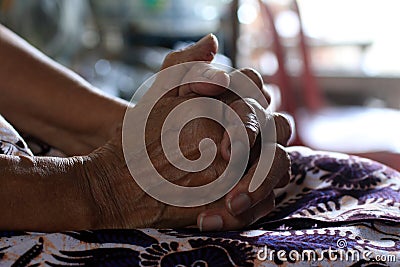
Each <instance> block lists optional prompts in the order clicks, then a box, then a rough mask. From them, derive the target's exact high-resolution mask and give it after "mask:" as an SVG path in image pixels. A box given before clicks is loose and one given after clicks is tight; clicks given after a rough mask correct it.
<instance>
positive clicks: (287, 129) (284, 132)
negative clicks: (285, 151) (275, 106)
mask: <svg viewBox="0 0 400 267" xmlns="http://www.w3.org/2000/svg"><path fill="white" fill-rule="evenodd" d="M274 120H275V127H276V136H277V139H278V140H277V141H278V143H280V144H283V145H286V143H287V142H288V140H289V139H290V137H291V136H292V134H293V129H292V126H291V124H290V122H289V120H288V119H287V118H286V117H285V116H284V115H282V114H280V113H275V114H274Z"/></svg>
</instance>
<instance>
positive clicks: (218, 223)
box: [197, 192, 275, 231]
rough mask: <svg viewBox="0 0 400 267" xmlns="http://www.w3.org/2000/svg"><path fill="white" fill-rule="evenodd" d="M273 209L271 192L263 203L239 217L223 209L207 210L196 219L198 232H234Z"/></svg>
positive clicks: (273, 200) (273, 203)
mask: <svg viewBox="0 0 400 267" xmlns="http://www.w3.org/2000/svg"><path fill="white" fill-rule="evenodd" d="M274 207H275V195H274V193H273V192H271V194H270V195H268V196H267V197H266V198H265V199H264V200H263V201H261V202H259V203H258V204H257V205H255V206H254V207H253V208H251V209H249V210H248V211H246V212H245V213H243V214H241V215H240V216H233V215H232V214H231V213H229V212H228V211H227V210H226V209H224V208H215V209H208V210H206V211H204V212H202V213H201V214H199V216H198V217H197V225H198V227H199V229H200V231H219V230H235V229H239V228H243V227H245V226H248V225H250V224H252V223H254V222H256V221H257V220H259V219H260V218H262V217H264V216H266V215H267V214H268V213H270V212H271V211H272V210H273V208H274Z"/></svg>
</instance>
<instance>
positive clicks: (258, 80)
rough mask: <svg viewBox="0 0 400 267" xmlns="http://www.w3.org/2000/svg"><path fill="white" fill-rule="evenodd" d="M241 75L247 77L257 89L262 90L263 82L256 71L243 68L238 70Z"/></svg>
mask: <svg viewBox="0 0 400 267" xmlns="http://www.w3.org/2000/svg"><path fill="white" fill-rule="evenodd" d="M240 71H241V72H242V73H243V74H245V75H246V76H247V77H249V78H250V79H251V80H252V81H253V82H254V83H255V84H256V85H257V87H258V88H259V89H262V88H263V84H264V83H263V80H262V77H261V74H260V73H258V71H256V70H254V69H253V68H244V69H241V70H240Z"/></svg>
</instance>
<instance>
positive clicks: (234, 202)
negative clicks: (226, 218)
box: [228, 193, 251, 216]
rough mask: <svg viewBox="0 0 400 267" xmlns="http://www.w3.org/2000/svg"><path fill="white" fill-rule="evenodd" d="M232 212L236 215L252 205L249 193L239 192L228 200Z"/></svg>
mask: <svg viewBox="0 0 400 267" xmlns="http://www.w3.org/2000/svg"><path fill="white" fill-rule="evenodd" d="M228 207H229V209H230V211H231V213H232V214H233V215H234V216H236V215H239V214H241V213H243V212H244V211H246V210H248V209H249V208H250V207H251V198H250V197H249V196H248V195H247V194H244V193H242V194H239V195H237V196H235V197H234V198H233V199H231V200H230V201H229V202H228Z"/></svg>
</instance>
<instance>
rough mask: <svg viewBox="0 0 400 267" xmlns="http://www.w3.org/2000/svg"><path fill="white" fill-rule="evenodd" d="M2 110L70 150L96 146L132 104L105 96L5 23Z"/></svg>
mask: <svg viewBox="0 0 400 267" xmlns="http://www.w3.org/2000/svg"><path fill="white" fill-rule="evenodd" d="M0 58H1V64H0V94H1V96H2V97H1V98H0V113H1V114H3V115H4V116H5V117H6V118H7V119H8V120H9V121H10V122H11V123H12V124H13V125H15V126H16V127H17V128H19V129H20V130H22V131H24V132H27V133H29V134H32V135H34V136H36V137H38V138H40V139H42V140H44V141H46V142H47V143H49V144H51V145H53V146H56V147H58V148H60V149H61V150H63V151H65V152H66V153H68V154H83V153H87V152H90V151H92V150H93V149H94V148H96V147H98V146H100V145H102V144H103V143H104V142H105V141H106V140H107V139H109V138H110V131H109V130H108V129H110V128H114V126H115V125H117V124H119V123H121V122H122V118H123V115H124V112H125V108H126V106H127V103H126V102H125V101H122V100H119V99H116V98H111V97H108V96H105V95H104V94H102V93H101V92H99V91H98V90H96V89H95V88H93V87H92V86H91V85H90V84H89V83H87V82H86V81H84V80H83V79H82V78H81V77H80V76H78V75H77V74H75V73H73V72H72V71H70V70H68V69H67V68H65V67H63V66H61V65H60V64H58V63H56V62H54V61H52V60H51V59H49V58H48V57H46V56H45V55H44V54H43V53H41V52H39V51H38V50H36V49H35V48H33V47H32V46H30V45H29V44H28V43H26V42H25V41H24V40H22V39H21V38H19V37H18V36H16V35H15V34H13V33H12V32H10V31H9V30H7V29H6V28H4V27H3V26H1V25H0Z"/></svg>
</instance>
